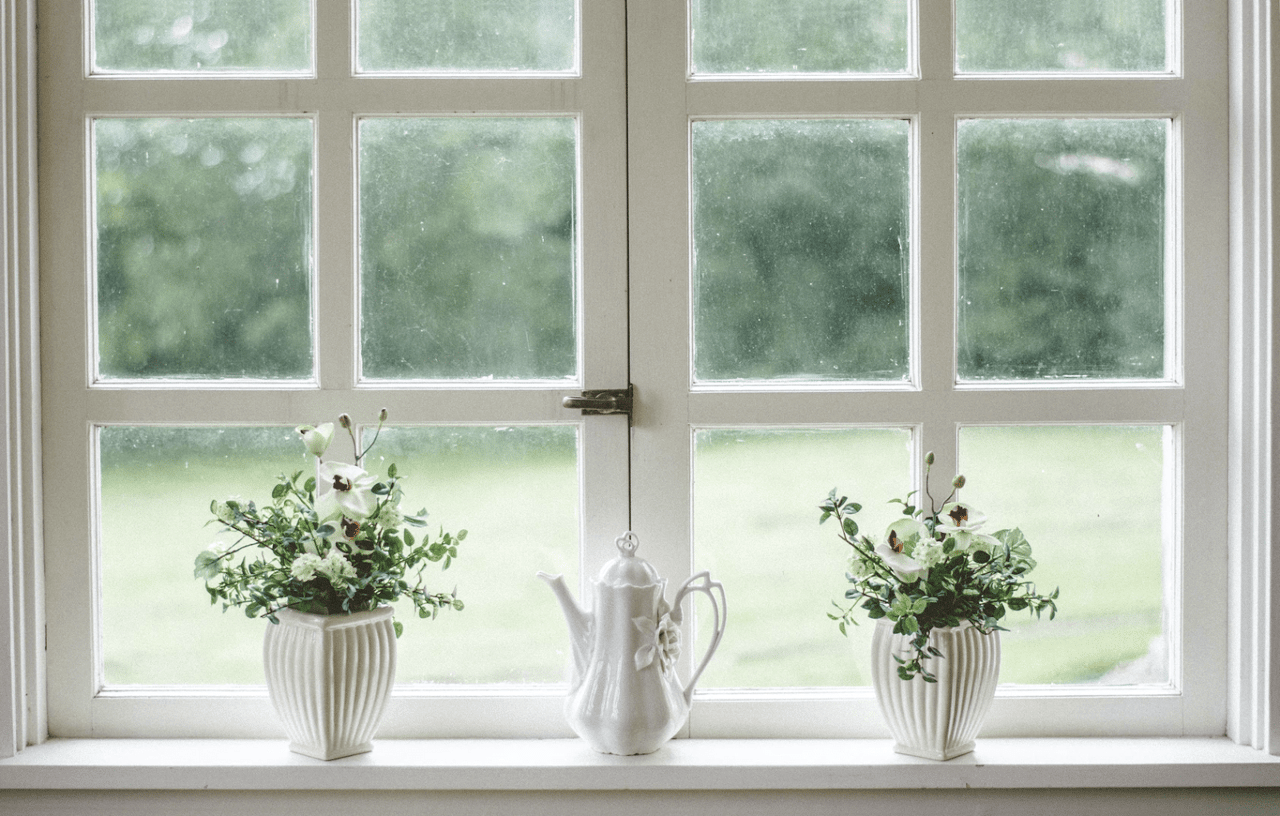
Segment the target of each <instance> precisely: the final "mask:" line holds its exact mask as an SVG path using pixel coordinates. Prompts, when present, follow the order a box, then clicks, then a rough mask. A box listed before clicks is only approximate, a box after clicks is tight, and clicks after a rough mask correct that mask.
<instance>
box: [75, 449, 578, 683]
mask: <svg viewBox="0 0 1280 816" xmlns="http://www.w3.org/2000/svg"><path fill="white" fill-rule="evenodd" d="M99 435H100V446H99V458H100V462H101V472H100V474H101V475H100V482H99V506H100V508H101V515H100V529H99V547H100V549H99V564H100V570H101V573H100V574H101V577H100V581H101V610H102V613H101V614H102V617H101V635H102V659H103V667H102V668H103V676H104V678H105V681H106V682H107V684H109V685H117V686H118V685H138V684H141V685H153V684H166V685H168V684H177V685H188V684H195V685H205V684H248V685H256V684H261V683H263V682H264V680H263V676H262V636H263V628H264V627H265V626H268V625H269V624H268V623H267V622H266V621H264V620H261V619H249V618H247V617H245V615H244V612H243V610H240V609H232V610H230V611H228V612H226V613H224V612H222V610H221V606H220V605H217V606H215V605H211V604H210V603H209V596H208V594H207V593H206V591H205V589H204V587H203V585H202V584H201V582H200V581H198V580H195V579H193V577H192V563H193V561H194V559H195V557H196V555H197V554H198V553H199V552H200V551H201V550H203V549H205V548H206V547H208V546H210V545H212V544H214V543H215V542H219V541H222V542H224V543H232V538H233V537H232V536H231V535H230V534H228V533H225V532H222V531H221V529H220V528H219V527H218V526H217V525H208V526H206V524H205V522H206V521H207V520H208V519H209V518H210V517H211V516H210V511H209V505H210V503H211V502H212V501H214V500H215V499H216V500H225V499H227V498H230V497H233V496H237V497H239V498H240V499H241V500H243V501H254V502H256V503H257V504H258V505H259V506H261V505H263V504H265V503H267V502H269V501H270V500H271V489H272V487H273V486H274V485H275V484H276V481H277V477H278V476H279V475H280V474H281V473H286V474H292V473H295V472H298V471H303V472H304V473H305V472H307V469H309V468H312V467H314V462H315V459H314V457H311V456H310V455H308V454H306V452H305V451H304V450H303V446H302V445H301V444H300V442H299V438H298V434H297V433H296V432H295V431H294V429H293V427H292V426H289V427H284V426H276V427H243V426H240V427H198V428H194V427H154V426H152V427H147V426H109V427H104V428H102V429H101V430H100V432H99ZM327 458H332V459H335V460H337V461H348V462H349V461H352V458H353V454H352V451H351V441H350V439H349V438H347V437H345V436H343V435H342V434H341V432H339V434H338V435H336V436H335V438H334V441H333V444H332V446H331V447H330V452H329V454H328V457H327ZM392 463H394V464H395V465H396V467H397V472H398V474H399V476H400V477H401V482H400V484H401V486H402V487H403V488H404V491H405V497H404V500H403V502H402V507H403V508H404V509H406V510H408V511H409V512H416V511H417V510H419V509H422V508H426V510H427V511H428V513H429V515H428V526H427V528H426V530H427V531H428V532H430V534H431V535H433V536H435V535H437V534H438V532H439V530H440V529H441V528H444V529H446V530H449V531H450V532H457V531H458V530H460V529H466V530H467V531H468V535H467V538H466V540H465V541H464V542H463V543H462V545H461V546H460V549H459V554H458V559H457V560H456V561H455V562H454V563H453V564H452V565H451V566H450V567H449V569H448V570H445V571H441V570H440V569H439V568H438V567H437V566H434V565H433V566H430V567H428V569H427V571H426V572H425V573H424V576H425V581H426V583H427V588H428V590H429V591H432V592H445V593H448V592H452V591H453V590H454V589H455V588H456V590H457V593H458V597H459V598H461V599H462V600H463V601H464V603H465V604H466V608H465V609H463V610H462V611H461V612H454V611H447V612H442V613H441V614H440V616H439V617H438V618H436V619H435V620H427V621H423V620H419V619H418V618H417V617H416V615H415V614H414V611H413V609H412V608H411V607H410V606H408V605H403V608H401V607H397V619H398V620H400V621H401V622H403V623H404V636H403V637H402V638H401V639H400V641H399V649H398V654H399V659H398V662H399V666H398V670H397V680H398V681H399V682H401V683H414V682H434V683H555V682H558V681H560V680H561V679H562V677H563V673H564V668H565V665H566V664H565V661H566V659H567V653H568V640H567V639H566V638H565V636H564V629H563V627H558V626H555V625H551V624H553V623H555V622H557V621H559V620H560V611H559V607H558V606H557V605H556V602H555V600H554V598H553V596H552V594H551V592H550V591H549V590H548V589H547V588H546V586H544V585H543V584H542V583H541V582H540V581H538V580H536V579H535V578H534V577H533V576H534V573H535V572H536V571H538V570H546V571H548V572H552V573H564V574H565V575H566V580H567V581H568V582H569V583H570V585H573V586H576V584H577V574H578V573H577V571H578V558H577V554H578V541H579V535H580V534H579V529H578V495H579V490H578V471H577V430H576V427H575V426H571V425H565V426H502V427H490V426H428V427H418V428H399V427H391V428H387V429H384V430H383V432H382V435H381V438H380V439H379V440H378V442H377V444H376V445H375V446H374V447H373V449H372V451H371V452H370V454H369V455H368V456H367V457H366V458H365V459H364V460H363V465H364V467H365V468H366V469H367V470H369V471H370V472H372V473H376V474H385V473H386V469H387V466H388V465H389V464H392ZM485 495H487V496H491V497H495V499H494V501H493V502H490V503H489V504H490V509H488V510H485V509H483V505H484V502H478V501H477V497H478V496H485ZM513 513H515V514H516V516H518V518H519V523H518V524H513V523H512V518H514V517H516V516H513V515H512V514H513ZM193 643H199V644H200V648H198V649H192V648H191V644H193Z"/></svg>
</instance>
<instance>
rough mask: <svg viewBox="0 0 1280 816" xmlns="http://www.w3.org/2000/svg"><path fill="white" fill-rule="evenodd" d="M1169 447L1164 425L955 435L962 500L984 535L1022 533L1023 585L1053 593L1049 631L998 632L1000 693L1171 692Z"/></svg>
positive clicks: (1020, 620) (1021, 626) (1021, 616)
mask: <svg viewBox="0 0 1280 816" xmlns="http://www.w3.org/2000/svg"><path fill="white" fill-rule="evenodd" d="M1172 448H1173V430H1172V428H1170V427H1168V426H1163V425H1115V426H1092V425H1075V426H1006V427H969V428H962V429H961V431H960V470H961V472H963V473H964V475H965V478H966V479H967V483H966V485H965V488H964V490H963V497H964V500H965V501H967V502H972V503H973V506H974V507H975V508H976V509H977V510H978V511H980V512H981V513H982V514H984V515H985V516H986V517H987V523H986V526H985V527H984V528H983V530H982V531H983V532H987V531H990V530H1001V529H1008V528H1013V527H1017V528H1019V529H1021V530H1022V532H1023V534H1024V535H1025V536H1026V538H1027V541H1029V542H1030V543H1031V548H1032V556H1033V557H1034V558H1035V560H1036V562H1037V563H1036V568H1035V570H1034V571H1033V572H1032V573H1031V575H1030V578H1031V579H1032V580H1033V581H1034V582H1035V584H1036V586H1037V587H1038V588H1039V589H1040V591H1042V592H1050V591H1052V590H1053V588H1054V587H1058V588H1060V590H1061V597H1060V598H1059V601H1058V615H1057V618H1056V619H1055V620H1052V621H1050V620H1048V619H1047V618H1044V619H1040V620H1037V619H1036V618H1035V617H1034V616H1032V615H1031V614H1030V613H1028V612H1016V613H1015V612H1010V613H1009V617H1008V618H1007V619H1006V620H1004V621H1002V625H1003V626H1005V627H1006V628H1008V629H1009V631H1008V632H1002V633H1001V648H1002V651H1003V657H1002V659H1001V666H1000V681H1001V682H1002V683H1033V684H1041V683H1058V684H1062V683H1088V684H1099V685H1134V684H1152V683H1154V684H1162V683H1167V682H1168V681H1169V676H1170V675H1169V660H1170V651H1169V642H1168V635H1169V633H1168V632H1167V631H1166V630H1165V628H1164V620H1165V617H1166V612H1167V610H1166V607H1165V597H1166V596H1165V589H1166V586H1168V585H1169V582H1170V581H1171V580H1172V577H1171V573H1170V572H1169V561H1168V559H1169V558H1170V555H1171V553H1172V552H1173V545H1174V542H1173V541H1172V540H1171V538H1172V531H1173V529H1174V515H1173V508H1172V506H1171V501H1172V500H1171V487H1170V485H1171V484H1172V477H1171V475H1170V469H1171V468H1172V467H1173V464H1174V458H1173V456H1172V455H1171V454H1172Z"/></svg>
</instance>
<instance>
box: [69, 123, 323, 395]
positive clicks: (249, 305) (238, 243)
mask: <svg viewBox="0 0 1280 816" xmlns="http://www.w3.org/2000/svg"><path fill="white" fill-rule="evenodd" d="M93 152H94V176H93V182H94V187H95V198H94V204H95V206H94V230H95V237H96V252H95V254H94V266H95V281H96V286H95V292H96V296H97V349H98V375H99V376H100V377H101V378H104V379H116V378H197V379H219V378H258V379H281V378H289V379H296V378H306V377H310V376H311V374H312V371H313V365H312V333H311V275H312V249H311V242H312V234H311V231H312V211H311V208H312V155H311V154H312V127H311V120H309V119H286V118H266V117H263V118H254V119H248V118H246V119H224V118H208V119H97V120H95V121H94V123H93Z"/></svg>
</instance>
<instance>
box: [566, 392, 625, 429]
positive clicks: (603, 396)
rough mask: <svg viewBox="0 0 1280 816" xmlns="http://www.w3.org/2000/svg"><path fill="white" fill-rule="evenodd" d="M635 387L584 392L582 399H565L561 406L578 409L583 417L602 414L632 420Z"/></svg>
mask: <svg viewBox="0 0 1280 816" xmlns="http://www.w3.org/2000/svg"><path fill="white" fill-rule="evenodd" d="M635 390H636V387H635V386H634V385H628V386H627V387H626V388H604V389H596V390H591V391H583V392H582V396H580V397H565V398H564V399H563V400H561V402H560V404H561V405H563V406H564V407H565V408H578V409H581V410H582V415H583V416H599V415H601V414H626V415H627V418H628V420H629V419H630V418H631V405H632V401H633V400H634V399H635Z"/></svg>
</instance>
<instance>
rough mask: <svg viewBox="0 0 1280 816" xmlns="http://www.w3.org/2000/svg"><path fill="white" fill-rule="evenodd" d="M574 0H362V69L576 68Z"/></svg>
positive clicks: (398, 70) (445, 70) (422, 70)
mask: <svg viewBox="0 0 1280 816" xmlns="http://www.w3.org/2000/svg"><path fill="white" fill-rule="evenodd" d="M576 16H577V11H576V8H575V3H574V0H360V3H359V20H358V26H359V34H358V37H359V48H358V50H359V56H358V62H359V70H360V71H362V72H379V71H385V72H410V73H412V72H436V71H439V72H463V73H466V72H476V71H480V72H484V71H572V70H574V68H576V67H577V54H576V51H577V47H576V46H577V44H576V39H577V30H578V22H577V19H576Z"/></svg>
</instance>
